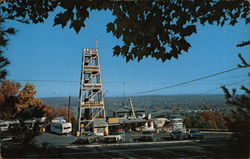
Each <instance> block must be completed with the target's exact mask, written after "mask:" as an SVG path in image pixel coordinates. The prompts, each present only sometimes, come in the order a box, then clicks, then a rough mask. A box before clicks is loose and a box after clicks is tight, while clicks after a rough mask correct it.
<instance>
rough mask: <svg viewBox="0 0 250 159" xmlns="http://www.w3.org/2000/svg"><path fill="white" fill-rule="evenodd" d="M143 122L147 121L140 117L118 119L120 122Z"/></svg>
mask: <svg viewBox="0 0 250 159" xmlns="http://www.w3.org/2000/svg"><path fill="white" fill-rule="evenodd" d="M143 122H147V120H146V119H142V118H131V119H120V124H129V123H143Z"/></svg>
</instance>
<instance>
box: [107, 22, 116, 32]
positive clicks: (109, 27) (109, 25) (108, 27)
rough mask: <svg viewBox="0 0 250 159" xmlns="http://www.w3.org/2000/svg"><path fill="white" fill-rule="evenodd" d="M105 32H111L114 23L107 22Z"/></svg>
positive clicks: (113, 28)
mask: <svg viewBox="0 0 250 159" xmlns="http://www.w3.org/2000/svg"><path fill="white" fill-rule="evenodd" d="M106 26H107V32H111V31H112V32H113V31H114V30H115V25H114V23H108V24H107V25H106Z"/></svg>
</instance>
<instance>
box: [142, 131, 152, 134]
mask: <svg viewBox="0 0 250 159" xmlns="http://www.w3.org/2000/svg"><path fill="white" fill-rule="evenodd" d="M152 133H153V131H144V132H143V134H152Z"/></svg>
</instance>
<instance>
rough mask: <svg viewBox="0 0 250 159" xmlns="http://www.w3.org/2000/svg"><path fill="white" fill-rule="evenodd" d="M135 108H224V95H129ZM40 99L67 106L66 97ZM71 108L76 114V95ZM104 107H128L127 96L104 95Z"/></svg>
mask: <svg viewBox="0 0 250 159" xmlns="http://www.w3.org/2000/svg"><path fill="white" fill-rule="evenodd" d="M130 98H131V99H132V101H133V105H134V107H135V108H137V109H145V110H146V111H148V112H155V111H159V112H160V111H162V110H164V109H178V110H179V109H184V110H189V109H191V110H192V109H209V108H212V109H225V108H227V107H226V104H225V98H224V95H148V96H134V97H130ZM42 101H43V102H44V103H46V104H48V105H51V106H54V107H60V106H64V107H67V106H68V97H46V98H42ZM70 104H71V109H72V111H73V112H74V114H75V115H76V114H77V107H78V104H79V103H78V97H71V102H70ZM105 107H106V109H107V110H109V111H114V110H116V109H117V108H121V107H128V98H127V97H126V98H124V97H105Z"/></svg>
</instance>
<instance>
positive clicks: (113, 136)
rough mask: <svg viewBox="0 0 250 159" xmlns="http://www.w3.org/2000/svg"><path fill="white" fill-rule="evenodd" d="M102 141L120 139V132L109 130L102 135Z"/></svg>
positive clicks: (116, 140)
mask: <svg viewBox="0 0 250 159" xmlns="http://www.w3.org/2000/svg"><path fill="white" fill-rule="evenodd" d="M103 140H104V142H106V143H107V142H108V143H109V142H118V141H122V134H121V133H119V132H110V133H109V135H107V136H103Z"/></svg>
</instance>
